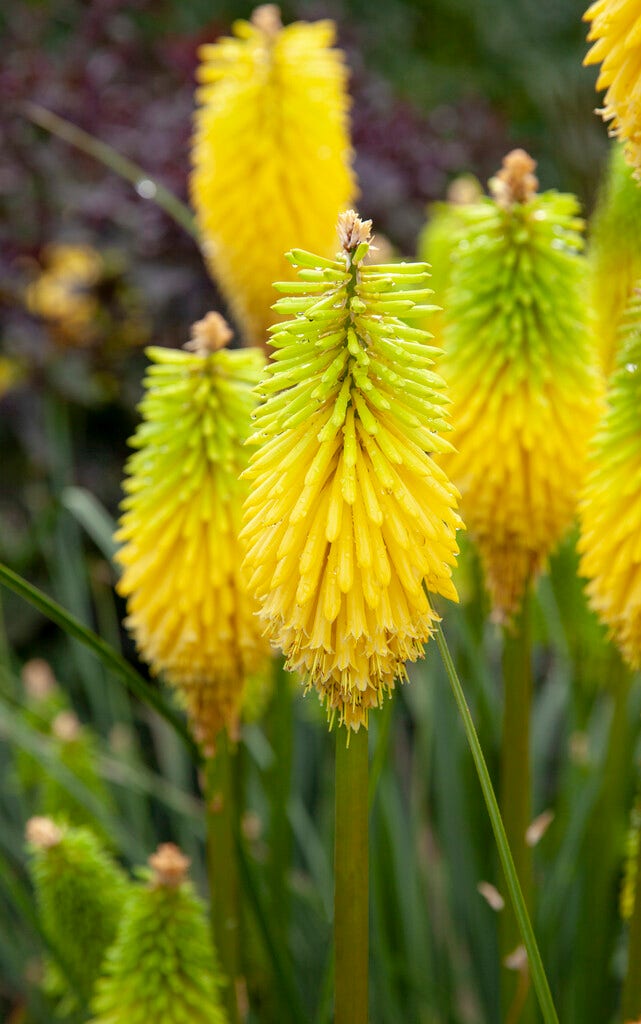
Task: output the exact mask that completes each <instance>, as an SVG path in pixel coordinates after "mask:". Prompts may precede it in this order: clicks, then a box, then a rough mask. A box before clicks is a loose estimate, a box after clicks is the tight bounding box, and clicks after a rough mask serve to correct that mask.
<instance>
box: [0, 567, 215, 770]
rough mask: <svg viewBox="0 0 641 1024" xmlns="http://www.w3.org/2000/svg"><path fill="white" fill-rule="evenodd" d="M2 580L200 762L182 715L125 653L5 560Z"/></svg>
mask: <svg viewBox="0 0 641 1024" xmlns="http://www.w3.org/2000/svg"><path fill="white" fill-rule="evenodd" d="M0 583H4V585H5V586H6V587H8V588H9V590H12V591H13V592H14V593H15V594H18V595H19V596H20V597H23V598H24V599H25V601H28V602H29V603H30V604H31V605H33V606H34V608H37V609H38V611H40V612H42V614H43V615H46V617H47V618H48V619H50V620H51V621H52V622H55V623H56V625H57V626H60V627H61V629H64V630H65V632H66V633H68V634H69V636H73V637H75V639H76V640H79V641H80V643H82V644H84V646H85V647H88V648H89V650H90V651H92V652H93V653H94V654H95V656H96V657H97V658H98V660H99V661H100V662H101V664H102V665H104V666H105V668H107V669H109V670H110V671H111V672H113V673H114V674H115V675H116V676H118V677H119V678H120V680H121V681H122V682H123V683H124V684H125V686H126V687H127V689H128V690H130V691H131V692H132V693H133V694H134V695H135V696H136V697H137V698H138V699H139V700H141V701H142V702H143V703H144V704H147V705H149V706H150V707H152V708H153V709H154V711H157V712H158V714H159V715H161V716H162V717H163V718H164V719H166V721H167V722H169V723H170V725H171V726H172V727H173V729H174V730H175V731H176V732H177V733H178V735H179V736H180V737H181V739H182V740H183V742H184V743H185V744H186V746H187V747H188V748H189V750H190V752H191V754H192V757H193V758H194V761H195V762H196V763H200V761H201V760H202V755H201V753H200V751H199V749H198V747H197V746H196V744H195V743H194V741H193V739H192V738H191V736H190V735H189V732H188V731H187V726H186V725H185V723H184V721H183V720H182V718H180V717H179V715H178V714H177V713H176V711H174V710H173V708H171V707H170V706H169V705H168V704H167V703H166V702H165V700H164V698H163V697H162V696H161V694H160V692H159V691H158V690H157V689H156V688H155V687H154V686H152V685H151V684H150V683H148V682H147V681H146V679H143V677H142V676H141V675H140V674H139V673H138V672H136V670H135V669H134V668H132V666H131V665H130V664H129V662H127V661H125V659H124V658H123V657H122V655H120V654H118V652H117V651H114V649H113V648H112V647H110V646H109V644H108V643H106V642H105V641H104V640H103V639H102V637H99V636H98V635H97V633H94V632H93V630H91V629H88V628H87V626H83V624H82V623H81V622H79V621H78V619H76V618H75V617H74V616H73V615H70V614H69V612H68V611H66V610H65V609H64V608H62V607H61V606H60V605H59V604H57V603H56V602H55V601H53V600H52V599H51V598H50V597H48V596H47V595H46V594H44V593H43V592H42V591H41V590H38V588H37V587H34V586H33V585H32V584H31V583H28V582H27V580H25V579H23V578H22V576H19V575H18V574H17V573H15V572H12V571H11V569H9V568H8V567H7V566H6V565H2V564H0Z"/></svg>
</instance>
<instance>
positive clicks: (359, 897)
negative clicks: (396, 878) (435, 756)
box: [334, 728, 369, 1024]
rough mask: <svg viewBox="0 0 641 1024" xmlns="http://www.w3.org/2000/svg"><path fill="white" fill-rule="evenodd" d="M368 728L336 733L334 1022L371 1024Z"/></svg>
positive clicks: (336, 1023) (341, 1023) (340, 1023)
mask: <svg viewBox="0 0 641 1024" xmlns="http://www.w3.org/2000/svg"><path fill="white" fill-rule="evenodd" d="M368 740H369V736H368V732H367V729H364V728H360V729H359V731H358V732H357V733H352V735H351V736H350V739H349V747H348V746H347V744H346V738H345V733H344V731H343V730H342V729H338V730H337V733H336V836H335V845H334V979H335V1003H334V1024H367V1021H368V961H369V843H368V825H369V821H368V810H369V802H368V771H369V763H368V759H369V745H368Z"/></svg>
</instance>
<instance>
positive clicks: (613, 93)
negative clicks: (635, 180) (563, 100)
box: [583, 0, 641, 172]
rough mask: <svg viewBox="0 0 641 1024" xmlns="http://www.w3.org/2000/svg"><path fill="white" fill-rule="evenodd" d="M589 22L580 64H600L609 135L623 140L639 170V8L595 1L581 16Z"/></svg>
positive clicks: (630, 2) (626, 0) (628, 2)
mask: <svg viewBox="0 0 641 1024" xmlns="http://www.w3.org/2000/svg"><path fill="white" fill-rule="evenodd" d="M583 18H584V20H585V21H589V22H591V25H590V31H589V33H588V41H589V42H591V43H593V44H594V45H593V46H592V47H591V48H590V50H589V51H588V53H587V55H586V57H585V60H584V61H583V63H584V64H600V65H601V71H600V73H599V77H598V79H597V83H596V87H597V89H599V90H600V89H605V90H606V93H605V101H604V106H603V109H602V110H600V111H599V113H600V114H601V116H602V117H603V120H604V121H607V122H609V127H610V134H612V135H616V136H617V137H618V138H619V139H620V140H621V141H622V142H624V143H625V152H626V158H627V160H628V162H629V163H630V164H631V165H632V166H633V167H634V168H635V169H636V171H637V172H638V171H641V104H640V103H639V94H640V92H641V8H640V7H639V3H638V0H596V3H593V4H592V5H591V6H590V7H589V8H588V9H587V11H586V12H585V14H584V15H583Z"/></svg>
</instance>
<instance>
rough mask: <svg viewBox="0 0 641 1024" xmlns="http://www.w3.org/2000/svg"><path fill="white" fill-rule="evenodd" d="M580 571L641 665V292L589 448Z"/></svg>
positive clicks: (595, 603) (629, 655)
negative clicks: (602, 413) (605, 405)
mask: <svg viewBox="0 0 641 1024" xmlns="http://www.w3.org/2000/svg"><path fill="white" fill-rule="evenodd" d="M579 511H580V519H581V537H580V540H579V551H580V553H581V563H580V567H579V571H580V573H581V575H582V576H585V577H587V579H588V581H589V582H588V583H587V586H586V590H587V594H588V598H589V601H590V605H591V606H592V608H593V609H594V610H595V611H596V612H597V614H598V615H599V617H600V619H601V620H602V621H603V622H605V623H606V624H607V626H608V627H609V629H610V634H611V636H612V638H613V639H614V640H615V642H616V643H617V644H618V646H619V648H620V650H621V652H622V654H623V655H624V657H625V658H626V660H627V661H628V662H629V664H630V665H631V666H632V667H633V668H638V667H639V666H641V299H639V297H638V296H635V297H634V299H633V300H632V302H631V304H630V309H629V314H628V318H627V320H626V322H625V323H624V341H623V345H622V348H621V352H620V355H619V359H618V362H617V368H616V371H615V373H614V374H613V376H612V379H611V382H610V387H609V392H608V409H607V412H606V414H605V416H604V418H603V420H602V422H601V424H600V426H599V429H598V431H597V433H596V436H595V438H594V440H593V442H592V445H591V448H590V459H589V471H588V476H587V480H586V483H585V487H584V490H583V495H582V498H581V503H580V508H579Z"/></svg>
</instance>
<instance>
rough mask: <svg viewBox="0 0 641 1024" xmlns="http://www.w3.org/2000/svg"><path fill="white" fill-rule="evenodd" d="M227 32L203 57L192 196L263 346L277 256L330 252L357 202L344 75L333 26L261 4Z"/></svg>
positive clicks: (241, 311)
mask: <svg viewBox="0 0 641 1024" xmlns="http://www.w3.org/2000/svg"><path fill="white" fill-rule="evenodd" d="M233 32H234V35H233V37H231V38H222V39H220V40H219V41H218V42H216V43H214V44H213V45H207V46H203V47H202V48H201V51H200V55H201V65H200V68H199V71H198V79H199V81H200V83H201V87H200V89H199V90H198V93H197V102H198V109H197V112H196V117H195V133H194V143H193V153H192V160H193V171H192V176H191V197H192V202H193V205H194V209H195V211H196V216H197V219H198V223H199V226H200V229H201V231H202V235H203V238H204V243H205V254H206V256H207V259H208V262H209V265H210V268H211V272H212V275H213V277H214V278H215V280H216V281H217V282H218V283H219V285H220V287H221V289H222V291H223V293H224V295H225V298H226V300H227V302H228V303H229V307H230V309H231V311H232V313H233V315H234V317H235V319H236V320H237V322H238V324H239V326H240V327H241V328H242V330H243V333H244V335H245V340H246V341H247V342H248V343H251V344H264V343H265V342H266V337H265V331H266V329H267V327H268V326H269V324H271V323H273V322H274V320H275V319H276V318H275V317H274V315H273V313H272V311H271V304H272V302H273V292H272V282H273V281H277V280H279V279H281V278H291V277H292V276H293V273H292V270H291V268H290V266H289V264H288V263H287V261H286V260H285V257H284V255H283V254H284V253H285V252H287V250H288V249H291V248H292V246H294V245H303V246H305V247H307V248H310V249H312V250H314V251H315V252H319V253H321V254H322V255H324V256H331V255H332V253H333V252H334V250H335V248H336V233H335V228H334V226H335V224H336V218H337V217H338V214H339V213H340V211H341V210H343V209H344V208H345V207H346V206H347V205H349V203H350V202H351V200H352V199H353V197H354V193H355V182H354V176H353V174H352V170H351V159H352V152H351V148H350V141H349V134H348V114H347V112H348V105H349V103H348V95H347V89H346V80H347V72H346V69H345V63H344V58H343V55H342V53H341V52H340V51H339V50H336V49H333V48H332V44H333V42H334V35H335V28H334V24H333V23H332V22H331V21H317V22H314V23H312V24H308V23H306V22H296V23H294V24H292V25H288V26H287V27H286V28H283V27H282V25H281V23H280V15H279V11H278V8H277V7H275V6H274V5H271V4H266V5H264V6H262V7H258V8H257V9H256V11H255V12H254V15H253V17H252V19H251V21H250V22H247V21H237V22H236V23H235V24H234V27H233Z"/></svg>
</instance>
